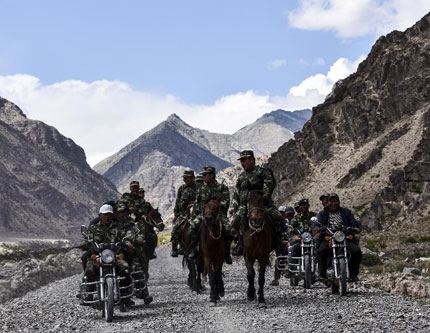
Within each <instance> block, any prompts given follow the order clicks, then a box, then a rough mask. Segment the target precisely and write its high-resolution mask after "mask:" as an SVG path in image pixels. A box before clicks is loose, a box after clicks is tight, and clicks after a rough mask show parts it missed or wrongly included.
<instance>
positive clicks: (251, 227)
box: [248, 207, 266, 236]
mask: <svg viewBox="0 0 430 333" xmlns="http://www.w3.org/2000/svg"><path fill="white" fill-rule="evenodd" d="M255 210H256V211H262V212H263V224H262V225H261V226H259V227H254V226H253V225H252V223H251V219H250V218H248V226H249V228H250V229H251V230H253V232H251V234H250V236H253V235H254V234H255V233H257V232H260V231H262V230H263V229H264V225H265V224H266V219H265V218H264V214H265V213H266V209H265V208H261V207H252V208H251V209H250V210H249V215H251V213H252V212H253V211H255Z"/></svg>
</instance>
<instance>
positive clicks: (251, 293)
mask: <svg viewBox="0 0 430 333" xmlns="http://www.w3.org/2000/svg"><path fill="white" fill-rule="evenodd" d="M246 270H247V275H246V277H247V279H248V292H247V296H248V301H253V300H254V299H255V287H254V278H255V270H254V265H253V264H250V263H246Z"/></svg>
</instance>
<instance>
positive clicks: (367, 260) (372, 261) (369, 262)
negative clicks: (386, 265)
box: [361, 253, 382, 267]
mask: <svg viewBox="0 0 430 333" xmlns="http://www.w3.org/2000/svg"><path fill="white" fill-rule="evenodd" d="M361 264H362V265H363V266H367V267H370V266H376V265H382V260H381V259H380V258H379V257H378V256H375V255H372V254H368V253H363V257H362V259H361Z"/></svg>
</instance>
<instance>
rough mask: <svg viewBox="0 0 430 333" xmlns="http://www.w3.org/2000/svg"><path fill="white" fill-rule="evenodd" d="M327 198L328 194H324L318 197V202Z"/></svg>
mask: <svg viewBox="0 0 430 333" xmlns="http://www.w3.org/2000/svg"><path fill="white" fill-rule="evenodd" d="M329 196H330V194H328V193H324V194H323V195H321V196H320V200H321V201H323V200H324V199H328V197H329Z"/></svg>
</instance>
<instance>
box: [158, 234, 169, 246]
mask: <svg viewBox="0 0 430 333" xmlns="http://www.w3.org/2000/svg"><path fill="white" fill-rule="evenodd" d="M170 237H171V233H170V232H166V233H162V234H159V235H158V246H161V247H168V246H169V243H170Z"/></svg>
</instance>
